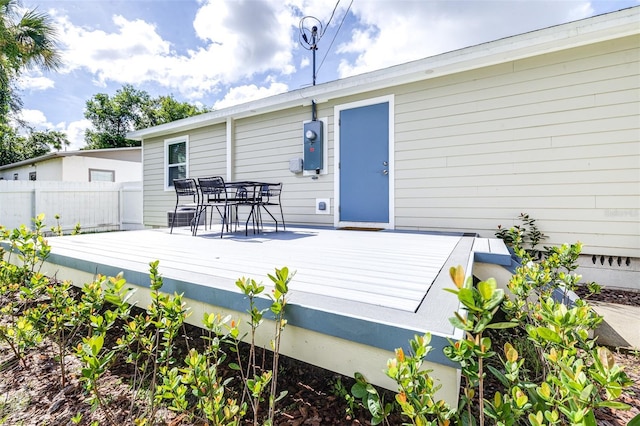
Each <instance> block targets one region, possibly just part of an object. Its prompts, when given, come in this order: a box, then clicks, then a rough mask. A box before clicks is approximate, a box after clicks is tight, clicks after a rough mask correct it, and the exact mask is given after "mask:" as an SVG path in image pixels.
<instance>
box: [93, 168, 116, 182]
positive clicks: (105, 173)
mask: <svg viewBox="0 0 640 426" xmlns="http://www.w3.org/2000/svg"><path fill="white" fill-rule="evenodd" d="M115 181H116V172H115V171H113V170H100V169H89V182H115Z"/></svg>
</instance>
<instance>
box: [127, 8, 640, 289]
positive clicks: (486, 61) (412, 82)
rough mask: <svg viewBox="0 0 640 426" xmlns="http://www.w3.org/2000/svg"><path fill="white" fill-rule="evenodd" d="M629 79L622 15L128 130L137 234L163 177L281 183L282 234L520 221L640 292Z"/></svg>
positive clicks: (155, 209)
mask: <svg viewBox="0 0 640 426" xmlns="http://www.w3.org/2000/svg"><path fill="white" fill-rule="evenodd" d="M639 67H640V7H634V8H630V9H624V10H621V11H618V12H614V13H610V14H606V15H600V16H596V17H593V18H589V19H584V20H580V21H576V22H572V23H568V24H564V25H558V26H555V27H551V28H546V29H542V30H539V31H534V32H530V33H526V34H522V35H518V36H514V37H509V38H505V39H501V40H497V41H494V42H490V43H485V44H481V45H477V46H472V47H469V48H465V49H461V50H457V51H453V52H449V53H445V54H441V55H437V56H433V57H429V58H425V59H422V60H418V61H414V62H410V63H406V64H402V65H398V66H394V67H391V68H387V69H383V70H379V71H374V72H370V73H367V74H363V75H358V76H354V77H349V78H345V79H342V80H338V81H333V82H329V83H325V84H320V85H317V86H311V87H305V88H303V89H299V90H294V91H291V92H288V93H284V94H281V95H277V96H272V97H269V98H266V99H261V100H258V101H254V102H250V103H247V104H243V105H238V106H234V107H229V108H225V109H221V110H217V111H213V112H210V113H206V114H202V115H198V116H194V117H190V118H186V119H183V120H179V121H175V122H172V123H168V124H164V125H160V126H157V127H153V128H149V129H144V130H139V131H135V132H132V133H130V134H129V135H128V137H129V138H132V139H136V140H140V141H142V146H143V151H144V161H143V173H144V178H143V186H144V189H143V191H144V208H143V209H144V224H145V225H147V226H156V227H164V226H166V225H167V211H168V210H170V209H172V207H173V205H174V202H175V195H174V191H173V188H172V187H171V179H172V178H174V177H183V176H189V177H198V176H210V175H221V176H223V177H225V178H226V179H228V180H248V179H251V180H263V181H281V182H283V183H284V190H283V195H282V202H283V205H284V212H285V217H286V220H287V223H288V224H289V223H291V224H293V223H298V224H315V225H328V226H335V227H343V226H362V227H367V228H371V227H378V228H386V229H396V230H419V231H456V232H473V233H479V234H480V235H481V236H486V237H491V236H493V234H494V232H495V230H496V228H497V226H498V225H502V226H503V227H510V226H512V225H514V224H518V221H517V219H516V218H517V217H518V215H519V214H520V213H521V212H523V213H528V214H529V215H530V216H531V217H533V218H535V219H537V223H538V225H539V227H540V229H541V230H542V231H543V232H544V233H545V234H547V235H548V236H549V239H548V240H546V241H544V243H545V245H555V244H561V243H565V242H568V243H571V242H576V241H581V242H583V243H584V248H583V253H584V256H583V257H582V259H581V266H582V267H581V272H582V273H583V275H585V277H586V279H595V280H597V281H599V282H600V283H602V284H605V285H618V284H620V285H622V286H625V285H624V284H625V283H627V284H626V285H627V286H628V285H629V284H628V283H635V284H631V285H632V286H638V283H639V282H640V279H639V278H638V276H639V274H640V259H639V258H640V101H639V94H640V72H639ZM312 104H314V105H312ZM314 108H317V112H316V113H315V114H314V113H312V110H314ZM316 114H317V115H316ZM312 116H313V117H316V116H317V118H318V120H319V121H321V122H322V123H323V124H322V126H321V127H320V125H318V124H317V123H314V124H313V126H315V127H314V129H313V130H316V131H317V132H319V134H320V138H321V139H323V144H322V145H321V144H320V143H319V142H316V143H317V145H316V147H317V149H314V153H315V154H318V153H320V152H321V153H322V155H321V156H319V157H314V156H313V154H312V153H311V152H310V149H307V148H308V147H307V148H305V145H304V143H305V136H304V134H305V133H306V130H309V129H308V126H309V125H308V124H306V123H308V122H309V121H310V120H311V118H312ZM305 124H306V125H305ZM307 142H309V141H308V140H307ZM304 157H306V158H305V162H304V163H303V164H307V165H309V164H312V165H313V166H312V170H304V171H302V172H301V171H299V166H300V161H299V159H300V158H304ZM323 201H324V202H325V203H326V205H328V206H329V208H328V209H325V210H322V209H319V208H318V207H319V205H320V203H321V202H323Z"/></svg>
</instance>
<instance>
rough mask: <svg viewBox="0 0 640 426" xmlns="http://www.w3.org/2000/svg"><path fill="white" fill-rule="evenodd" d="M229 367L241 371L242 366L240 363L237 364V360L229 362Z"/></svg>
mask: <svg viewBox="0 0 640 426" xmlns="http://www.w3.org/2000/svg"><path fill="white" fill-rule="evenodd" d="M229 368H230V369H232V370H235V371H240V366H239V365H238V364H236V363H235V362H230V363H229Z"/></svg>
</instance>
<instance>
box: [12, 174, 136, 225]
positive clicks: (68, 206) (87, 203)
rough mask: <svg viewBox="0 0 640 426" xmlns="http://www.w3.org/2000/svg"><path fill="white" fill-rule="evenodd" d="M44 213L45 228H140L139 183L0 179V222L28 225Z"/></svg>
mask: <svg viewBox="0 0 640 426" xmlns="http://www.w3.org/2000/svg"><path fill="white" fill-rule="evenodd" d="M40 213H44V214H45V224H46V225H47V229H48V228H49V227H51V226H57V225H58V221H56V219H55V216H56V215H59V216H60V220H59V224H60V226H61V227H62V229H63V230H64V231H65V233H66V232H69V231H71V230H73V229H74V227H75V226H76V224H78V223H79V224H80V226H81V228H82V230H83V231H114V230H128V229H139V228H143V224H142V182H122V183H113V182H54V181H49V182H47V181H24V180H22V181H20V180H16V181H13V180H0V225H3V226H4V227H5V228H8V229H13V228H17V227H19V226H20V225H21V224H25V225H27V226H31V223H32V221H31V219H32V218H33V217H35V216H37V215H38V214H40Z"/></svg>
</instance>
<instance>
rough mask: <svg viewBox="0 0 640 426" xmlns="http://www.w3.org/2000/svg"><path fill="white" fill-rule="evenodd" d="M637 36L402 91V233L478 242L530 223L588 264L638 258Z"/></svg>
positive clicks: (398, 165)
mask: <svg viewBox="0 0 640 426" xmlns="http://www.w3.org/2000/svg"><path fill="white" fill-rule="evenodd" d="M639 44H640V43H639V39H638V37H637V36H635V37H628V38H623V39H618V40H614V41H609V42H604V43H599V44H596V45H592V46H586V47H581V48H576V49H572V50H570V51H562V52H557V53H553V54H548V55H543V56H539V57H535V58H531V59H526V60H521V61H515V62H511V63H506V64H501V65H497V66H493V67H488V68H485V69H482V70H475V71H469V72H465V73H461V74H456V75H452V76H448V77H443V78H439V79H433V80H430V81H427V82H423V83H416V84H412V85H407V86H403V87H401V88H399V91H397V92H396V225H397V228H402V229H419V230H447V231H471V232H480V233H481V234H482V235H483V236H492V234H493V232H494V231H495V229H496V227H497V225H498V224H501V225H502V226H506V227H509V226H512V225H514V224H517V223H518V221H517V220H515V219H516V218H517V216H518V215H519V214H520V213H521V212H526V213H529V214H530V215H531V216H532V217H533V218H535V219H537V220H538V224H539V226H540V227H541V229H542V231H543V232H545V233H546V234H547V235H549V236H550V239H549V240H546V241H545V244H561V243H564V242H575V241H578V240H579V241H582V242H584V244H585V247H584V250H583V251H584V252H585V253H597V254H612V255H626V256H629V255H631V256H638V255H639V254H640V253H638V249H639V242H640V221H638V212H639V207H640V184H639V178H640V137H639V136H640V121H639V119H638V117H639V114H640V107H639V105H640V103H639V99H638V97H639V93H640V92H639V91H638V89H639V82H640V79H639V78H638V75H639V65H638V64H639V63H640V62H639V60H640V55H639V51H638V45H639Z"/></svg>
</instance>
